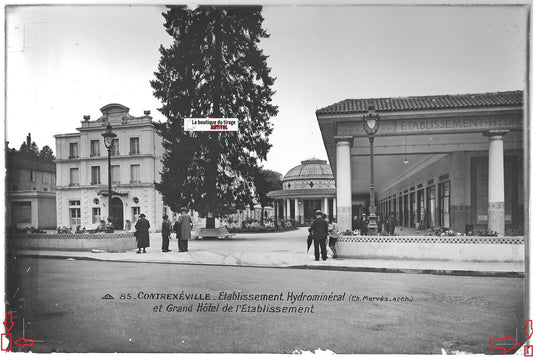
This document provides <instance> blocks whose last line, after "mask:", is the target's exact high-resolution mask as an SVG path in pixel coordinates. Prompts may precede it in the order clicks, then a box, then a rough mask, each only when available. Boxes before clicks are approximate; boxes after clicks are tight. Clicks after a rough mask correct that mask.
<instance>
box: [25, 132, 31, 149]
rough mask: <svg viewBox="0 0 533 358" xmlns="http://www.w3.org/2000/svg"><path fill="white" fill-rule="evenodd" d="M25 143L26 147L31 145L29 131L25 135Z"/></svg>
mask: <svg viewBox="0 0 533 358" xmlns="http://www.w3.org/2000/svg"><path fill="white" fill-rule="evenodd" d="M26 145H27V146H28V148H30V146H31V133H28V136H27V137H26Z"/></svg>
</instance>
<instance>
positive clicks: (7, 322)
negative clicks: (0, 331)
mask: <svg viewBox="0 0 533 358" xmlns="http://www.w3.org/2000/svg"><path fill="white" fill-rule="evenodd" d="M8 319H9V320H8ZM14 324H15V322H13V313H11V312H9V313H6V318H5V319H4V327H6V331H8V332H9V331H11V328H13V325H14Z"/></svg>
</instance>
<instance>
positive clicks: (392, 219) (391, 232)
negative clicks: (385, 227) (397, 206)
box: [389, 214, 396, 236]
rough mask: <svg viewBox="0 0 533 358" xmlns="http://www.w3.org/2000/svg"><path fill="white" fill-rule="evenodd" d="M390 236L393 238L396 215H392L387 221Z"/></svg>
mask: <svg viewBox="0 0 533 358" xmlns="http://www.w3.org/2000/svg"><path fill="white" fill-rule="evenodd" d="M389 229H390V234H391V235H392V236H394V230H395V229H396V215H394V214H392V215H391V217H390V221H389Z"/></svg>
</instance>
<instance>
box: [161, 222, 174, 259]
mask: <svg viewBox="0 0 533 358" xmlns="http://www.w3.org/2000/svg"><path fill="white" fill-rule="evenodd" d="M171 230H172V223H171V222H170V221H169V220H168V215H163V224H162V226H161V236H162V238H163V244H162V246H161V250H162V251H163V252H169V251H172V250H169V249H168V244H169V241H170V231H171Z"/></svg>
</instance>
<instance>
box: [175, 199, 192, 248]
mask: <svg viewBox="0 0 533 358" xmlns="http://www.w3.org/2000/svg"><path fill="white" fill-rule="evenodd" d="M180 211H181V215H180V217H179V218H178V221H177V222H176V223H177V224H178V226H179V232H178V231H176V236H177V239H178V251H179V252H187V251H189V240H190V238H191V229H192V218H191V216H190V215H189V214H187V208H186V207H182V208H181V210H180Z"/></svg>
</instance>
